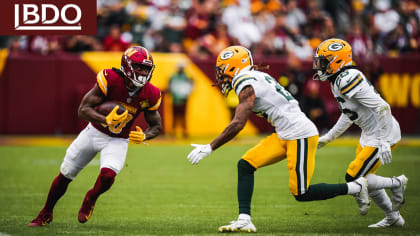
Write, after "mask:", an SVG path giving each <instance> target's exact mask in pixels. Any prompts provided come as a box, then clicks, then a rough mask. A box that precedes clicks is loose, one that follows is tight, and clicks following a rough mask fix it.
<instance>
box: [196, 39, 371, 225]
mask: <svg viewBox="0 0 420 236" xmlns="http://www.w3.org/2000/svg"><path fill="white" fill-rule="evenodd" d="M256 69H257V68H256V67H255V66H254V65H253V62H252V56H251V53H250V51H249V50H248V49H246V48H244V47H241V46H231V47H228V48H226V49H224V50H223V51H222V52H221V53H220V54H219V56H218V58H217V62H216V76H217V85H218V87H219V88H220V89H221V91H222V93H224V94H227V93H228V92H229V91H230V90H231V89H234V91H235V92H236V94H237V95H238V98H239V104H238V106H237V108H236V111H235V115H234V117H233V119H232V121H231V122H230V124H229V125H228V126H227V127H226V128H225V130H224V131H223V133H221V134H220V135H219V136H218V137H217V138H216V139H214V140H213V141H212V142H211V143H210V144H207V145H198V144H193V145H192V146H194V147H195V149H194V150H192V151H191V152H190V154H189V155H188V159H189V160H190V162H191V163H192V164H197V163H199V161H200V160H201V159H203V158H204V157H206V156H208V155H210V153H211V152H212V151H214V150H216V149H217V148H219V147H220V146H222V145H223V144H225V143H226V142H228V141H229V140H231V139H232V138H234V137H235V136H236V135H237V134H238V133H239V131H241V130H242V129H243V128H244V126H245V124H246V122H247V120H248V117H249V115H250V113H251V112H254V113H257V114H259V115H261V116H263V117H265V118H266V119H267V120H268V122H270V123H271V124H272V125H273V126H274V127H275V128H276V132H275V133H273V134H272V135H270V136H268V137H267V138H265V139H264V140H262V141H261V142H260V143H259V144H257V145H256V146H255V147H253V148H252V149H250V150H249V151H248V152H247V153H245V154H244V155H243V156H242V158H241V159H240V160H239V162H238V186H237V188H238V189H237V190H238V191H237V194H238V203H239V217H238V219H237V220H235V221H232V222H231V223H230V224H229V225H225V226H221V227H219V231H220V232H231V231H244V232H255V231H256V228H255V226H254V225H253V223H252V222H251V198H252V193H253V186H254V172H255V171H256V170H257V169H259V168H261V167H264V166H267V165H271V164H274V163H277V162H279V161H282V160H284V159H286V161H287V167H288V170H289V188H290V191H291V193H292V194H293V196H294V197H295V198H296V200H297V201H314V200H325V199H329V198H333V197H336V196H339V195H346V194H351V195H354V196H355V197H357V198H358V199H359V200H360V201H359V202H360V207H361V208H366V207H367V206H368V204H369V199H368V195H367V186H366V184H367V180H366V179H365V178H363V177H360V178H359V179H357V180H355V181H353V182H350V183H347V184H325V183H321V184H313V185H310V181H311V178H312V174H313V171H314V167H315V152H316V149H317V145H318V130H317V129H316V127H315V125H314V124H313V123H312V122H311V121H310V120H309V119H308V118H307V117H306V116H305V114H304V113H302V111H301V110H300V108H299V104H298V102H297V101H296V100H295V99H294V98H293V97H292V96H291V95H290V93H289V92H288V91H286V90H285V89H284V88H283V87H282V86H280V85H279V84H278V83H277V81H276V80H275V79H273V78H272V77H271V76H270V75H269V74H267V73H263V72H260V71H258V70H256Z"/></svg>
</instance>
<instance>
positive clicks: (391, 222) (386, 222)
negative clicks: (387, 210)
mask: <svg viewBox="0 0 420 236" xmlns="http://www.w3.org/2000/svg"><path fill="white" fill-rule="evenodd" d="M404 223H405V220H404V218H402V216H401V215H400V214H398V217H389V216H387V217H385V218H383V219H382V220H381V221H379V222H378V223H376V224H373V225H369V226H368V227H369V228H386V227H402V226H403V225H404Z"/></svg>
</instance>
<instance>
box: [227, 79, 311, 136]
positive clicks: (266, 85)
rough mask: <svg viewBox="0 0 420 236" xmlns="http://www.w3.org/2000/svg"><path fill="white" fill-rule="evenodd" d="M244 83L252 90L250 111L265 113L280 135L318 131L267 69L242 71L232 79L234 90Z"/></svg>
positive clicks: (239, 89) (306, 133) (307, 133)
mask: <svg viewBox="0 0 420 236" xmlns="http://www.w3.org/2000/svg"><path fill="white" fill-rule="evenodd" d="M246 86H252V88H253V89H254V92H255V96H256V99H255V104H254V108H253V109H252V111H253V112H254V113H256V114H257V115H259V116H262V117H265V118H266V119H267V120H268V122H270V123H271V125H273V126H274V127H275V128H276V132H277V134H278V136H279V137H280V138H281V139H284V140H293V139H299V138H307V137H311V136H314V135H318V130H317V129H316V127H315V125H314V124H313V123H312V121H310V120H309V119H308V118H307V117H306V116H305V114H304V113H303V112H302V111H301V110H300V108H299V104H298V102H297V100H296V99H295V98H294V97H293V96H292V95H291V94H290V93H289V92H288V91H287V90H286V89H285V88H284V87H282V86H281V85H280V84H279V83H277V81H276V80H275V79H274V78H273V77H271V76H270V75H269V74H267V73H263V72H260V71H243V72H241V73H239V74H238V75H237V76H235V78H233V80H232V87H233V89H234V90H235V92H236V94H237V95H238V96H239V93H240V92H241V91H242V89H243V88H244V87H246Z"/></svg>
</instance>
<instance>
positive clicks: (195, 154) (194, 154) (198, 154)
mask: <svg viewBox="0 0 420 236" xmlns="http://www.w3.org/2000/svg"><path fill="white" fill-rule="evenodd" d="M191 146H193V147H195V148H194V150H192V151H191V152H190V154H188V157H187V158H188V159H189V160H190V162H191V164H198V162H200V160H201V159H203V158H204V157H206V156H208V155H210V153H211V152H212V151H213V150H212V149H211V146H210V144H207V145H200V144H191Z"/></svg>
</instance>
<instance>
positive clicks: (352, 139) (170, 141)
mask: <svg viewBox="0 0 420 236" xmlns="http://www.w3.org/2000/svg"><path fill="white" fill-rule="evenodd" d="M75 137H76V136H75V135H63V136H20V135H0V147H1V146H53V147H56V146H57V147H60V146H68V145H70V143H71V142H72V141H73V140H74V139H75ZM215 137H216V136H205V137H203V136H199V137H190V138H187V139H182V138H177V137H174V136H170V135H163V136H160V137H158V138H156V139H153V140H149V141H147V143H148V144H150V145H156V146H185V145H188V146H189V145H190V144H191V143H198V144H206V143H209V142H211V141H212V139H213V138H215ZM265 137H266V135H256V136H240V137H236V138H235V139H234V140H232V141H231V142H229V143H228V144H227V145H251V146H252V145H255V144H257V143H258V142H259V141H260V140H262V139H264V138H265ZM358 140H359V137H358V136H343V137H340V138H338V139H336V140H334V142H332V143H330V144H328V146H356V145H357V143H358ZM130 146H138V145H135V144H130ZM398 146H407V147H420V137H405V138H403V139H402V140H401V142H399V143H398Z"/></svg>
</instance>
